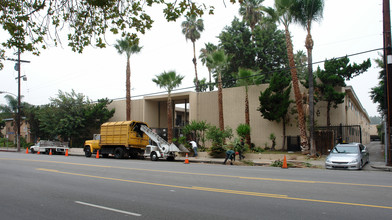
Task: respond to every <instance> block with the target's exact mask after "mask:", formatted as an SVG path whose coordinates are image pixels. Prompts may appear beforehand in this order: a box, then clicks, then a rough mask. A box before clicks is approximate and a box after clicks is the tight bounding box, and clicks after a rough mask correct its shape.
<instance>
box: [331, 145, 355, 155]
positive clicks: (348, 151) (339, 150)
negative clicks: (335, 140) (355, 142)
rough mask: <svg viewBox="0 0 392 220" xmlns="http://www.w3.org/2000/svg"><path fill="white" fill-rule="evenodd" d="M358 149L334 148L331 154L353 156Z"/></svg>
mask: <svg viewBox="0 0 392 220" xmlns="http://www.w3.org/2000/svg"><path fill="white" fill-rule="evenodd" d="M358 152H359V150H358V147H357V146H352V145H351V146H336V147H335V148H334V149H333V150H332V153H335V154H355V153H358Z"/></svg>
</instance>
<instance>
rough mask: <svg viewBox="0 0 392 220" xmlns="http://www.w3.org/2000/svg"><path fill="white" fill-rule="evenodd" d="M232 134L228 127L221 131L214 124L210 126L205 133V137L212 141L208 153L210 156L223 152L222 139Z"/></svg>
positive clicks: (219, 154)
mask: <svg viewBox="0 0 392 220" xmlns="http://www.w3.org/2000/svg"><path fill="white" fill-rule="evenodd" d="M232 136H233V134H232V130H231V128H229V127H228V128H226V129H225V130H223V131H221V130H220V129H219V128H217V127H216V126H210V127H209V128H208V130H207V134H206V138H207V139H208V140H211V142H212V147H211V149H210V155H211V156H212V157H217V156H221V155H222V153H224V152H225V149H224V148H223V143H224V140H225V139H226V138H231V137H232Z"/></svg>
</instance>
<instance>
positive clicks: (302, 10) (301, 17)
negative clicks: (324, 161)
mask: <svg viewBox="0 0 392 220" xmlns="http://www.w3.org/2000/svg"><path fill="white" fill-rule="evenodd" d="M291 11H292V14H293V17H294V20H295V21H296V22H298V23H299V24H300V25H301V26H302V27H304V28H305V29H306V31H307V32H308V34H307V36H306V40H305V47H306V50H307V52H308V83H309V89H308V91H309V125H310V126H309V127H310V129H309V130H310V132H309V133H310V153H311V155H313V156H314V155H316V146H315V143H314V137H313V136H314V85H313V60H312V50H313V43H314V42H313V39H312V35H311V34H310V31H311V29H312V22H313V21H320V20H321V19H322V17H323V11H324V0H295V3H294V5H293V7H292V8H291Z"/></svg>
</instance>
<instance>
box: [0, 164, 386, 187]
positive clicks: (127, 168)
mask: <svg viewBox="0 0 392 220" xmlns="http://www.w3.org/2000/svg"><path fill="white" fill-rule="evenodd" d="M0 160H16V161H29V162H39V163H54V164H67V165H75V166H87V167H99V168H111V169H122V170H137V171H148V172H159V173H172V174H184V175H199V176H212V177H225V178H238V179H247V180H262V181H276V182H291V183H309V184H334V185H347V186H367V187H380V188H392V186H387V185H374V184H362V183H342V182H328V181H312V180H293V179H276V178H263V177H244V176H233V175H222V174H208V173H190V172H181V171H169V170H154V169H143V168H131V167H118V166H105V165H95V164H83V163H71V162H61V161H48V160H31V159H11V158H0Z"/></svg>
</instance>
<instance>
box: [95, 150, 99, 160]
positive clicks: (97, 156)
mask: <svg viewBox="0 0 392 220" xmlns="http://www.w3.org/2000/svg"><path fill="white" fill-rule="evenodd" d="M95 158H97V159H98V158H99V150H97V155H96V156H95Z"/></svg>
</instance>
